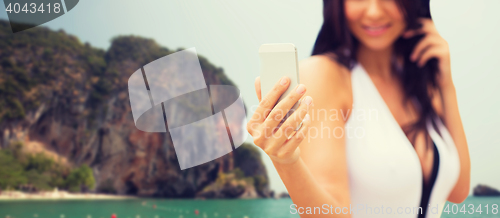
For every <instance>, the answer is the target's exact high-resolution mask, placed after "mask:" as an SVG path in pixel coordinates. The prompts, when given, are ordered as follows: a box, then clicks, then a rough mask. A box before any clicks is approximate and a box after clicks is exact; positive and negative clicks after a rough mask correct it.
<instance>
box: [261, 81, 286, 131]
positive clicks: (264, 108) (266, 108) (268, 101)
mask: <svg viewBox="0 0 500 218" xmlns="http://www.w3.org/2000/svg"><path fill="white" fill-rule="evenodd" d="M289 85H290V79H289V78H288V77H286V76H285V77H282V78H281V79H280V81H278V82H277V83H276V84H275V85H274V87H273V89H272V90H271V91H270V92H269V93H268V94H267V95H266V96H264V98H262V99H261V101H260V103H259V106H258V107H257V109H256V110H255V113H254V114H253V116H252V119H251V120H252V121H255V122H259V123H261V122H264V120H265V119H266V117H267V115H268V114H269V113H270V112H271V109H272V108H273V107H274V105H276V102H277V101H278V99H279V98H280V97H281V95H282V94H283V93H284V92H285V91H286V90H287V89H288V86H289Z"/></svg>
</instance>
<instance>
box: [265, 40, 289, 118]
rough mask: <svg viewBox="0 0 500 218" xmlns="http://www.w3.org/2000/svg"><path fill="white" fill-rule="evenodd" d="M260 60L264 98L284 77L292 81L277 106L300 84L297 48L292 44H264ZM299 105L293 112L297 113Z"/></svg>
mask: <svg viewBox="0 0 500 218" xmlns="http://www.w3.org/2000/svg"><path fill="white" fill-rule="evenodd" d="M259 58H260V89H261V94H262V97H264V96H266V95H267V94H268V93H269V92H270V91H271V90H272V88H273V86H274V85H275V84H276V83H277V82H278V81H279V80H280V79H281V78H282V77H283V76H287V77H288V78H290V80H291V83H290V86H288V89H287V90H286V92H285V93H283V94H282V95H281V97H280V98H279V100H278V101H277V102H276V104H277V103H278V102H279V101H281V99H283V98H284V97H286V96H287V95H288V93H290V92H291V91H292V90H293V89H294V88H295V87H296V86H297V85H298V84H299V68H298V66H299V65H298V61H297V48H296V47H295V45H294V44H292V43H278V44H263V45H261V46H260V48H259ZM298 105H299V104H298V103H296V104H295V105H294V106H293V107H292V110H291V112H293V111H295V109H297V107H298Z"/></svg>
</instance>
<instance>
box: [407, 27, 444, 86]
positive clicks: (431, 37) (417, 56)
mask: <svg viewBox="0 0 500 218" xmlns="http://www.w3.org/2000/svg"><path fill="white" fill-rule="evenodd" d="M420 22H421V23H422V28H420V29H418V30H409V31H407V32H405V33H404V34H403V37H404V38H411V37H413V36H415V35H421V34H424V35H425V36H424V38H422V39H421V40H420V42H418V44H417V45H416V46H415V48H414V49H413V52H412V54H411V56H410V60H411V61H414V62H416V63H417V65H418V66H419V67H423V66H424V65H425V63H427V61H429V60H430V59H431V58H436V59H438V61H439V74H438V85H439V86H440V87H441V88H444V87H447V86H448V85H450V84H452V79H451V65H450V49H449V47H448V42H446V40H445V39H443V37H441V35H439V33H438V31H437V29H436V27H435V26H434V22H433V21H432V20H431V19H429V18H422V19H420Z"/></svg>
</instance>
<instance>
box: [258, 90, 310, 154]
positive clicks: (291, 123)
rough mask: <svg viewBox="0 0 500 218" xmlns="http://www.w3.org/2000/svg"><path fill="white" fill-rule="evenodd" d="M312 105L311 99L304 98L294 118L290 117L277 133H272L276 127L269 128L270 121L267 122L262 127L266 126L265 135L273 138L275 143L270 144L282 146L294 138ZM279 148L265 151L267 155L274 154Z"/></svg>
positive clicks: (293, 115) (270, 148)
mask: <svg viewBox="0 0 500 218" xmlns="http://www.w3.org/2000/svg"><path fill="white" fill-rule="evenodd" d="M311 103H312V98H311V97H309V96H308V97H306V98H304V101H302V103H301V104H300V106H299V108H298V109H297V111H295V113H293V114H292V116H290V117H289V118H288V119H287V120H286V121H285V123H283V125H282V126H281V127H280V128H279V129H278V130H277V131H276V132H275V133H274V132H270V131H272V130H273V129H274V128H276V127H269V126H267V125H268V120H266V122H265V123H264V124H263V125H262V126H264V127H263V129H264V131H265V133H264V134H265V135H266V136H270V137H271V138H272V139H271V140H272V141H273V143H270V144H276V145H282V144H283V143H285V141H286V140H287V139H289V138H290V137H292V136H293V134H295V131H296V130H297V129H298V128H297V127H299V125H300V123H301V122H302V120H303V119H304V118H305V116H306V114H307V111H308V109H309V106H310V105H311ZM279 148H280V146H278V147H276V146H275V147H269V148H266V149H264V150H265V151H266V153H267V152H269V153H268V154H274V153H275V152H276V151H277V150H278V149H279Z"/></svg>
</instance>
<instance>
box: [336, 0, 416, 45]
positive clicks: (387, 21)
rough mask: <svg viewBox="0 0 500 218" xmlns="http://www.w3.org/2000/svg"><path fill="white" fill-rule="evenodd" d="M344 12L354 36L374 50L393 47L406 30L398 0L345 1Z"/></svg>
mask: <svg viewBox="0 0 500 218" xmlns="http://www.w3.org/2000/svg"><path fill="white" fill-rule="evenodd" d="M344 10H345V16H346V18H347V22H348V26H349V29H350V31H351V32H352V34H353V35H354V36H355V37H356V38H357V39H358V40H359V41H360V43H361V44H363V45H364V46H366V47H367V48H369V49H372V50H383V49H387V48H389V47H391V46H392V44H393V43H394V41H396V39H397V38H398V37H399V36H400V35H401V34H402V33H403V31H404V30H405V28H406V22H405V19H404V16H403V13H402V12H401V10H400V9H399V6H398V3H397V2H396V0H345V4H344Z"/></svg>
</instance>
